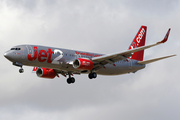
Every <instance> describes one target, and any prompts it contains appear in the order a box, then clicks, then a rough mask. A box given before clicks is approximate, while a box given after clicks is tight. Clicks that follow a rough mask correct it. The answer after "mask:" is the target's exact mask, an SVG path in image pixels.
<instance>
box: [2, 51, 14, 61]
mask: <svg viewBox="0 0 180 120" xmlns="http://www.w3.org/2000/svg"><path fill="white" fill-rule="evenodd" d="M4 57H5V58H7V59H8V60H10V61H12V59H13V54H12V53H11V52H9V51H7V52H5V53H4Z"/></svg>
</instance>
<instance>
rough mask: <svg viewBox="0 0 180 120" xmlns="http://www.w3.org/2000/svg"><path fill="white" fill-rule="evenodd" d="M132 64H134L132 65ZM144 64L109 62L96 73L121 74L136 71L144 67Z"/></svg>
mask: <svg viewBox="0 0 180 120" xmlns="http://www.w3.org/2000/svg"><path fill="white" fill-rule="evenodd" d="M131 65H132V66H131ZM144 67H145V66H144V65H138V64H129V63H128V62H127V63H123V64H121V63H119V64H116V65H115V66H114V65H111V64H108V65H106V66H105V67H104V68H102V69H100V70H98V71H97V72H96V73H97V74H100V75H120V74H126V73H131V72H136V71H138V70H140V69H143V68H144Z"/></svg>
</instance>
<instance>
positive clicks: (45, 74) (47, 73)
mask: <svg viewBox="0 0 180 120" xmlns="http://www.w3.org/2000/svg"><path fill="white" fill-rule="evenodd" d="M36 74H37V76H38V77H42V78H49V79H53V78H55V77H56V75H57V74H56V72H55V71H54V70H53V69H49V68H38V69H37V70H36Z"/></svg>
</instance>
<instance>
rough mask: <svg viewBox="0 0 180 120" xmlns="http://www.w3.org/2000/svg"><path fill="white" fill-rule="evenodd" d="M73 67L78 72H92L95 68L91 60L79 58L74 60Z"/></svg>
mask: <svg viewBox="0 0 180 120" xmlns="http://www.w3.org/2000/svg"><path fill="white" fill-rule="evenodd" d="M73 67H74V68H76V69H78V70H92V69H93V67H94V63H93V62H92V61H91V60H89V59H85V58H78V59H76V60H74V62H73Z"/></svg>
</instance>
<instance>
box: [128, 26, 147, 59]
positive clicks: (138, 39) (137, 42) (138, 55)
mask: <svg viewBox="0 0 180 120" xmlns="http://www.w3.org/2000/svg"><path fill="white" fill-rule="evenodd" d="M146 31H147V27H146V26H141V28H140V30H139V31H138V33H137V35H136V36H135V38H134V40H133V42H132V43H131V45H130V47H129V50H131V49H134V48H138V47H141V46H144V45H145V41H146ZM143 57H144V50H141V51H138V52H135V53H133V55H132V56H131V57H130V59H134V60H139V61H143Z"/></svg>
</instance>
